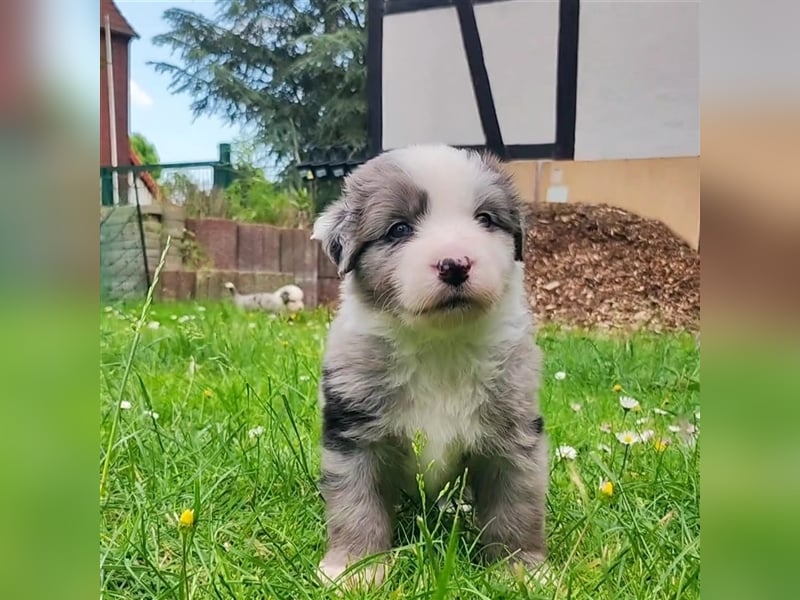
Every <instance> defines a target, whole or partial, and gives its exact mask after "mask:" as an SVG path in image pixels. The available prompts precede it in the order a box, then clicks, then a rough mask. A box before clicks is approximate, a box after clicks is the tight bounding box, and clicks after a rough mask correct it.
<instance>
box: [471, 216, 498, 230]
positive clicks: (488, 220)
mask: <svg viewBox="0 0 800 600" xmlns="http://www.w3.org/2000/svg"><path fill="white" fill-rule="evenodd" d="M475 220H476V221H477V222H478V223H480V224H481V225H483V226H484V227H486V228H487V229H488V228H490V227H492V226H493V225H494V219H492V215H490V214H489V213H486V212H482V213H478V214H477V215H475Z"/></svg>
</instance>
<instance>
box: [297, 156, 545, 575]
mask: <svg viewBox="0 0 800 600" xmlns="http://www.w3.org/2000/svg"><path fill="white" fill-rule="evenodd" d="M313 237H314V238H316V239H319V240H320V241H321V243H322V246H323V248H324V249H325V251H326V253H327V254H328V256H330V258H331V259H332V260H333V261H334V262H335V263H336V264H337V266H338V268H339V272H340V275H341V276H342V277H343V282H342V297H341V305H340V308H339V311H338V313H337V315H336V317H335V319H334V321H333V323H332V324H331V328H330V332H329V338H328V345H327V349H326V353H325V357H324V362H323V371H322V378H321V382H320V403H321V409H322V419H323V434H322V437H323V440H322V478H321V491H322V494H323V497H324V499H325V502H326V517H327V534H328V547H327V552H326V554H325V557H324V558H323V560H322V562H321V563H320V572H321V575H322V576H323V578H324V579H325V580H333V579H335V578H336V577H338V576H339V575H340V574H341V573H342V571H344V570H345V569H346V568H347V566H348V565H349V564H352V563H353V562H355V561H357V560H359V559H361V558H363V557H365V556H367V555H371V554H375V553H380V552H385V551H387V550H389V549H390V548H391V543H392V521H393V516H394V508H395V505H396V503H397V501H398V499H399V497H400V495H401V494H402V493H404V492H407V493H409V494H411V495H416V482H415V477H416V474H417V465H418V464H420V465H423V466H424V467H427V465H428V464H429V463H430V464H431V467H430V469H425V470H424V471H425V472H424V478H425V489H426V492H427V493H428V494H429V495H430V496H431V497H433V498H435V497H436V495H437V494H438V493H439V491H440V490H441V489H442V487H443V486H444V485H445V484H446V483H447V482H449V481H451V480H452V479H453V478H454V477H457V476H459V475H462V474H463V472H464V469H465V468H466V469H467V470H468V478H467V483H468V486H469V491H470V492H471V496H472V501H473V503H474V506H475V514H476V517H477V519H478V521H479V525H480V526H481V527H482V528H483V533H482V538H481V539H482V541H483V543H484V549H485V554H486V556H487V557H488V558H489V559H496V558H500V557H504V556H508V555H509V553H512V554H513V555H514V559H515V560H516V561H521V562H522V563H524V564H526V565H529V566H534V565H538V564H539V563H540V562H541V561H542V560H544V558H545V538H544V519H545V514H544V513H545V506H544V502H545V494H546V490H547V474H548V466H547V442H546V438H545V434H544V432H543V425H544V421H543V419H542V417H541V416H540V414H539V408H538V400H537V389H538V381H539V371H540V361H541V359H540V353H539V350H538V349H537V347H536V346H535V344H534V329H533V322H532V317H531V314H530V309H529V305H528V301H527V299H526V296H525V292H524V289H523V267H522V262H521V260H522V239H523V236H522V222H521V214H520V203H519V198H518V195H517V193H516V191H515V190H514V187H513V184H512V182H511V180H510V178H509V177H508V176H507V175H506V174H505V173H504V172H503V170H502V168H501V166H500V164H499V163H498V162H497V161H496V160H495V159H493V158H491V157H487V156H482V155H479V154H477V153H474V152H470V151H462V150H457V149H454V148H450V147H447V146H416V147H411V148H406V149H402V150H394V151H390V152H387V153H384V154H382V155H380V156H378V157H376V158H374V159H372V160H370V161H368V162H367V163H366V164H364V165H363V166H362V167H360V168H359V169H358V170H356V171H355V172H354V173H353V174H352V175H350V176H349V178H348V179H347V180H346V182H345V187H344V192H343V196H342V197H341V198H340V199H339V200H338V201H337V202H335V203H334V204H333V205H332V206H331V207H330V208H329V209H328V210H327V211H326V212H325V213H324V214H322V215H321V216H320V217H319V219H318V220H317V222H316V223H315V227H314V235H313ZM418 432H419V433H421V434H422V435H423V439H424V440H425V442H424V445H423V448H422V456H421V460H419V461H417V459H416V457H415V456H414V453H413V452H412V446H411V443H412V440H413V439H414V438H415V436H416V435H417V434H418ZM383 572H384V568H383V566H380V567H378V568H373V569H372V570H371V571H370V573H369V574H368V576H369V577H370V578H371V580H372V581H373V582H376V581H379V580H381V579H382V577H383Z"/></svg>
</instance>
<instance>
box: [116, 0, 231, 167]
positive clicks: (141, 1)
mask: <svg viewBox="0 0 800 600" xmlns="http://www.w3.org/2000/svg"><path fill="white" fill-rule="evenodd" d="M116 4H117V7H119V9H120V11H121V12H122V14H123V15H124V16H125V18H126V19H127V20H128V23H130V24H131V26H132V27H133V29H134V30H135V31H136V33H138V34H139V38H138V39H136V38H134V39H133V40H131V45H130V131H131V133H134V132H136V133H141V134H142V135H143V136H144V137H145V138H147V139H148V140H150V141H151V142H152V143H153V144H154V145H155V147H156V151H157V152H158V155H159V158H160V160H161V162H165V163H166V162H192V161H205V160H216V159H217V157H218V150H217V146H218V145H219V144H220V143H222V142H233V141H235V139H236V138H237V137H238V134H239V127H238V126H232V125H229V124H228V123H227V122H226V121H225V120H224V119H222V118H218V117H214V116H211V117H206V116H200V117H197V118H195V117H194V115H193V114H192V109H191V102H192V97H191V96H189V95H188V94H173V93H172V92H170V91H169V89H168V86H169V82H170V78H169V76H167V75H166V74H163V75H162V74H159V73H156V71H155V69H154V68H153V67H152V66H151V65H148V64H147V63H148V62H149V61H165V62H167V61H170V60H175V59H177V58H178V57H172V56H171V52H170V49H169V48H167V47H164V46H162V47H158V46H156V45H155V44H153V42H152V40H153V36H155V35H158V34H159V33H165V32H166V31H167V30H168V28H167V24H166V22H165V21H164V20H163V19H162V15H163V14H164V11H165V10H167V9H168V8H173V7H177V8H186V9H189V10H192V11H194V12H197V13H201V14H204V15H207V16H211V15H213V13H214V2H213V0H194V1H184V2H176V1H174V0H116Z"/></svg>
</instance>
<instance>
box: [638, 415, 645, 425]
mask: <svg viewBox="0 0 800 600" xmlns="http://www.w3.org/2000/svg"><path fill="white" fill-rule="evenodd" d="M645 423H647V417H642V418H641V419H636V424H637V425H644V424H645Z"/></svg>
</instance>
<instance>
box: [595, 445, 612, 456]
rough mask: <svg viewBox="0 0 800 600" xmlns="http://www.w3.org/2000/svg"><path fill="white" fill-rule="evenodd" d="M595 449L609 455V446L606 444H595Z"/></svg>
mask: <svg viewBox="0 0 800 600" xmlns="http://www.w3.org/2000/svg"><path fill="white" fill-rule="evenodd" d="M597 449H598V450H600V451H601V452H607V453H608V454H611V446H609V445H607V444H597Z"/></svg>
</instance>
